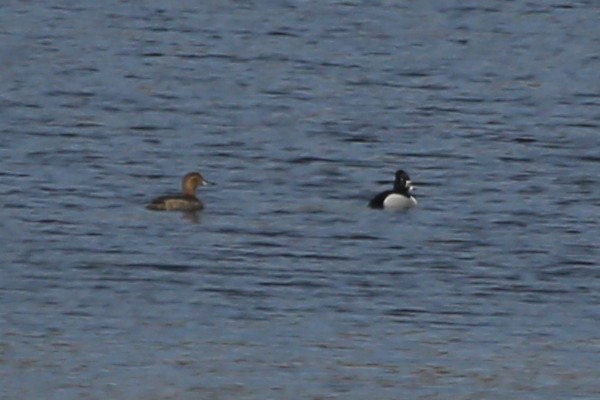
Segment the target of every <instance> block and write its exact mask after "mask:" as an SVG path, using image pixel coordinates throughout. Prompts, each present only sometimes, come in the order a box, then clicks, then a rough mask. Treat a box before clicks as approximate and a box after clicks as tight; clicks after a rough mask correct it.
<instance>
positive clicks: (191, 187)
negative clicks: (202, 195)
mask: <svg viewBox="0 0 600 400" xmlns="http://www.w3.org/2000/svg"><path fill="white" fill-rule="evenodd" d="M208 184H209V183H208V182H207V181H206V180H205V179H204V177H203V176H202V175H200V174H199V173H198V172H190V173H189V174H186V175H185V176H184V177H183V180H182V181H181V186H182V188H183V194H186V195H190V196H195V195H196V188H197V187H198V186H204V185H208Z"/></svg>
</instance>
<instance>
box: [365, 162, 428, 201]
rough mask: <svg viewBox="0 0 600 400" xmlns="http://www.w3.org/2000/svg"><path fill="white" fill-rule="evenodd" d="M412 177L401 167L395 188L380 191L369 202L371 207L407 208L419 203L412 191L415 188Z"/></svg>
mask: <svg viewBox="0 0 600 400" xmlns="http://www.w3.org/2000/svg"><path fill="white" fill-rule="evenodd" d="M413 189H414V188H413V186H412V185H411V182H410V177H409V176H408V174H407V173H406V172H404V171H403V170H401V169H399V170H398V171H396V179H395V180H394V189H393V190H386V191H384V192H381V193H379V194H378V195H377V196H375V197H373V199H372V200H371V201H370V202H369V207H371V208H375V209H384V210H392V211H398V210H406V209H407V208H412V207H414V206H416V205H417V199H415V197H414V196H413V195H411V194H410V192H411V191H412V190H413Z"/></svg>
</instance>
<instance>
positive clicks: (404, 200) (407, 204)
mask: <svg viewBox="0 0 600 400" xmlns="http://www.w3.org/2000/svg"><path fill="white" fill-rule="evenodd" d="M416 205H417V199H415V198H414V197H412V196H410V198H408V197H406V196H402V195H401V194H396V193H392V194H390V195H389V196H388V197H386V198H385V200H384V201H383V208H384V209H386V210H392V211H397V210H406V209H407V208H411V207H414V206H416Z"/></svg>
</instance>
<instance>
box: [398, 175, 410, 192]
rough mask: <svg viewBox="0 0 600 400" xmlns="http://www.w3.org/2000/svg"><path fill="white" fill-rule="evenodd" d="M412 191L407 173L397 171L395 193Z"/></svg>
mask: <svg viewBox="0 0 600 400" xmlns="http://www.w3.org/2000/svg"><path fill="white" fill-rule="evenodd" d="M410 189H411V184H410V177H409V176H408V174H407V173H406V172H404V171H403V170H401V169H399V170H398V171H396V180H395V181H394V191H395V192H399V193H408V192H409V191H410Z"/></svg>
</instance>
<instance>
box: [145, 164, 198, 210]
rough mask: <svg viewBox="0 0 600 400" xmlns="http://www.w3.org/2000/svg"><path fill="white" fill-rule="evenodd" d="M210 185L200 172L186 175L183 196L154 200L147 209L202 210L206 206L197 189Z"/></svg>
mask: <svg viewBox="0 0 600 400" xmlns="http://www.w3.org/2000/svg"><path fill="white" fill-rule="evenodd" d="M209 184H210V183H209V182H208V181H206V179H204V177H203V176H202V175H200V174H199V173H198V172H190V173H189V174H186V175H185V176H184V177H183V179H182V181H181V186H182V189H183V193H182V194H176V195H168V196H161V197H157V198H155V199H154V200H152V201H151V202H150V204H148V205H147V206H146V208H147V209H149V210H154V211H198V210H201V209H203V208H204V204H202V201H200V199H199V198H198V197H196V188H198V186H205V185H209Z"/></svg>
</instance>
